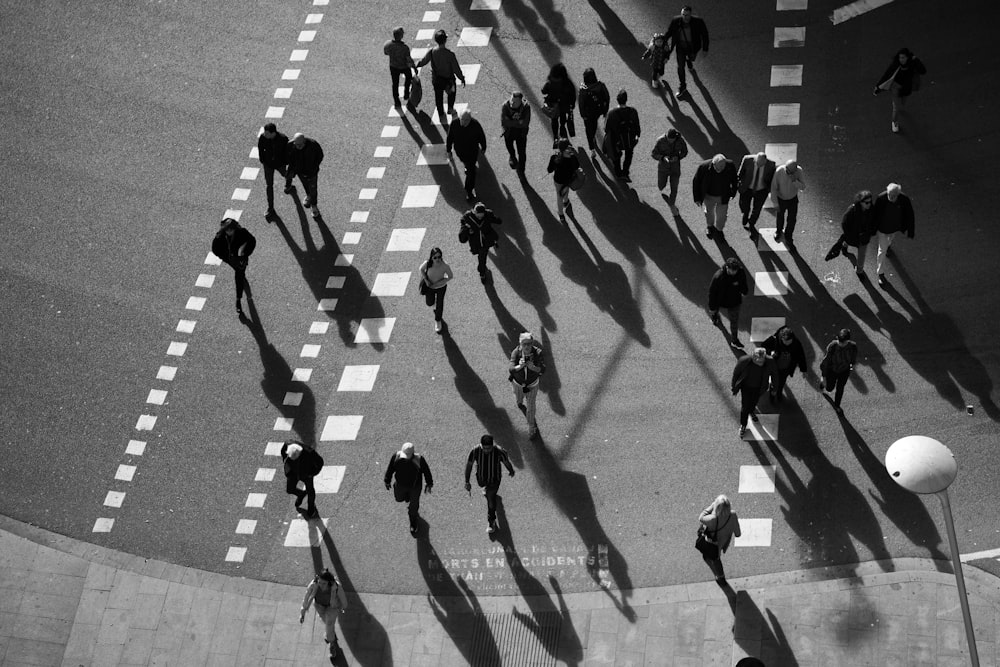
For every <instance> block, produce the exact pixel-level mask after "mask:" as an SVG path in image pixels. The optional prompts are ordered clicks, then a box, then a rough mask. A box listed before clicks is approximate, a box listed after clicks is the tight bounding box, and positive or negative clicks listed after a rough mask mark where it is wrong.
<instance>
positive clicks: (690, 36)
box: [666, 5, 708, 97]
mask: <svg viewBox="0 0 1000 667" xmlns="http://www.w3.org/2000/svg"><path fill="white" fill-rule="evenodd" d="M692 13H693V10H692V9H691V5H685V6H684V7H683V8H681V13H680V14H679V15H678V16H675V17H674V18H673V19H672V20H671V21H670V26H669V27H668V28H667V32H666V35H667V39H668V40H669V41H670V49H671V51H673V52H674V53H675V54H676V59H677V83H678V88H677V97H683V95H684V93H686V92H687V74H686V73H685V72H684V68H685V67H687V68H688V69H689V70H691V72H692V73H693V72H694V59H695V58H696V57H697V56H698V52H699V51H703V52H705V53H706V54H707V53H708V26H706V25H705V21H704V20H702V19H701V18H699V17H697V16H693V15H692Z"/></svg>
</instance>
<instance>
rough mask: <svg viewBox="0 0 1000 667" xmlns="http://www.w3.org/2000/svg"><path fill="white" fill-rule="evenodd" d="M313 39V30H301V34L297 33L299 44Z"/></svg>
mask: <svg viewBox="0 0 1000 667" xmlns="http://www.w3.org/2000/svg"><path fill="white" fill-rule="evenodd" d="M314 39H316V31H315V30H303V31H302V32H300V33H299V41H300V42H311V41H313V40H314Z"/></svg>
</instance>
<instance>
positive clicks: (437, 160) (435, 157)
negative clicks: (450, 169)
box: [417, 144, 450, 165]
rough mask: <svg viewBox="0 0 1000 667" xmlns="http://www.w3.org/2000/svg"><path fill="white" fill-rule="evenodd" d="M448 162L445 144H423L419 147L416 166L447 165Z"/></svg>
mask: <svg viewBox="0 0 1000 667" xmlns="http://www.w3.org/2000/svg"><path fill="white" fill-rule="evenodd" d="M449 162H450V160H449V159H448V151H447V150H445V144H424V145H423V146H421V147H420V154H419V155H418V156H417V164H418V165H430V164H448V163H449Z"/></svg>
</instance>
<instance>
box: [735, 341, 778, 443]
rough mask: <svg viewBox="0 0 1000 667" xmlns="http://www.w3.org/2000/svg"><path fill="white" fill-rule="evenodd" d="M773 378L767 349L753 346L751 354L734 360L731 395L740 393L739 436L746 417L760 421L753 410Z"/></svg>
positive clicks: (771, 363)
mask: <svg viewBox="0 0 1000 667" xmlns="http://www.w3.org/2000/svg"><path fill="white" fill-rule="evenodd" d="M772 378H774V361H773V360H772V359H770V358H768V356H767V350H765V349H764V348H762V347H758V348H754V351H753V352H752V353H751V354H744V355H743V356H742V357H740V358H739V359H737V360H736V366H735V367H734V368H733V382H732V386H731V389H732V391H733V396H735V395H736V394H739V395H740V437H741V438H742V437H743V435H744V434H745V433H746V431H747V418H748V417H749V418H750V419H753V420H754V422H755V423H756V422H758V421H760V419H759V418H758V417H757V414H756V413H755V412H754V411H755V410H756V409H757V401H759V400H760V397H761V394H763V393H764V392H765V391H766V390H767V388H768V386H769V385H770V384H771V380H772Z"/></svg>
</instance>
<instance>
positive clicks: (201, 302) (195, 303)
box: [184, 296, 205, 310]
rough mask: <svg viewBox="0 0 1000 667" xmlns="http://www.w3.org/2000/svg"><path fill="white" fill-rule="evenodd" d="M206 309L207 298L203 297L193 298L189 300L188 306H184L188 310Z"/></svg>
mask: <svg viewBox="0 0 1000 667" xmlns="http://www.w3.org/2000/svg"><path fill="white" fill-rule="evenodd" d="M204 307H205V297H203V296H192V297H189V298H188V300H187V304H186V305H185V306H184V308H185V309H186V310H201V309H202V308H204Z"/></svg>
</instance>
